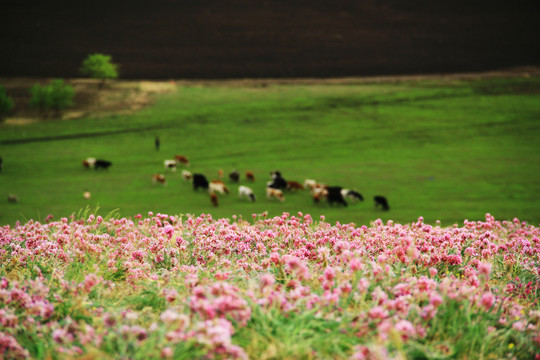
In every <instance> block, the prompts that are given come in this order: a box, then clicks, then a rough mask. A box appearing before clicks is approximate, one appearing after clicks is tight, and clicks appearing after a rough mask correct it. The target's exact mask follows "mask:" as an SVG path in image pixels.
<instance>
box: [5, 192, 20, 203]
mask: <svg viewBox="0 0 540 360" xmlns="http://www.w3.org/2000/svg"><path fill="white" fill-rule="evenodd" d="M7 200H8V202H10V203H12V204H15V203H18V202H19V197H18V196H17V195H15V194H9V195H8V198H7Z"/></svg>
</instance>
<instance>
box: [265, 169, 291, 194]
mask: <svg viewBox="0 0 540 360" xmlns="http://www.w3.org/2000/svg"><path fill="white" fill-rule="evenodd" d="M270 175H271V176H272V182H271V183H270V184H269V185H268V187H270V188H273V189H280V190H282V191H283V190H285V189H287V180H285V179H284V178H283V177H282V176H281V172H279V171H272V172H271V173H270Z"/></svg>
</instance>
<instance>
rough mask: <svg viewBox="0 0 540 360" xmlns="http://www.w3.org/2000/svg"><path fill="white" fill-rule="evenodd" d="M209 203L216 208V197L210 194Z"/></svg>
mask: <svg viewBox="0 0 540 360" xmlns="http://www.w3.org/2000/svg"><path fill="white" fill-rule="evenodd" d="M210 201H211V202H212V205H214V206H215V207H217V206H218V196H217V195H216V194H214V193H210Z"/></svg>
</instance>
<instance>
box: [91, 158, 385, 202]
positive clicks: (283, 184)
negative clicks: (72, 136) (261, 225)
mask: <svg viewBox="0 0 540 360" xmlns="http://www.w3.org/2000/svg"><path fill="white" fill-rule="evenodd" d="M82 164H83V166H84V167H85V168H87V169H90V168H94V169H96V170H97V169H105V170H106V169H108V168H109V167H110V166H111V165H112V163H111V162H110V161H106V160H100V159H96V158H87V159H85V160H83V162H82ZM163 166H164V168H165V171H167V172H170V173H175V172H176V170H177V168H178V167H180V166H184V167H185V168H184V169H182V172H181V177H182V178H183V179H184V180H186V181H190V182H191V183H192V186H193V190H194V191H203V192H206V193H208V196H209V198H210V203H211V204H212V205H214V206H219V196H226V195H228V194H229V193H230V189H229V187H228V186H227V184H230V185H233V184H234V185H238V197H239V199H240V200H244V201H250V202H255V201H256V200H257V196H256V195H255V193H254V191H253V189H252V188H251V187H249V186H247V185H245V184H244V185H240V182H241V180H245V181H246V182H248V183H254V182H255V174H254V173H253V172H252V171H246V172H245V173H244V176H243V177H242V176H241V174H240V172H239V171H238V170H236V169H233V170H232V171H230V172H229V174H228V180H227V183H225V181H224V171H223V169H219V170H218V171H217V179H212V180H208V177H207V176H206V175H204V174H201V173H196V172H193V173H192V172H191V171H189V170H187V168H188V167H190V166H191V164H190V162H189V160H188V158H187V157H186V156H184V155H176V156H175V157H174V159H167V160H164V161H163ZM151 180H152V183H153V184H154V185H157V184H161V185H167V180H166V176H165V174H163V173H155V174H152V177H151ZM230 185H229V186H230ZM300 191H308V192H309V193H310V195H311V197H312V199H313V202H314V203H316V204H318V203H320V202H321V201H323V200H325V201H327V202H328V204H330V205H334V204H337V205H341V206H348V203H347V200H348V201H350V202H358V201H363V200H364V197H363V196H362V194H360V193H359V192H358V191H356V190H353V189H347V188H343V187H341V186H328V185H326V184H322V183H319V182H317V181H316V180H314V179H305V180H304V182H303V183H301V182H298V181H287V180H285V178H284V177H283V176H282V174H281V172H280V171H272V172H270V178H269V180H268V181H267V182H266V187H265V195H266V199H267V200H269V201H274V200H276V201H280V202H284V201H285V194H287V193H293V192H300ZM85 198H86V196H85ZM373 200H374V202H375V208H378V209H381V210H383V211H388V210H390V206H389V205H388V200H387V199H386V197H384V196H380V195H377V196H375V197H374V198H373Z"/></svg>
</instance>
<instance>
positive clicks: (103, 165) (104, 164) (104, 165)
mask: <svg viewBox="0 0 540 360" xmlns="http://www.w3.org/2000/svg"><path fill="white" fill-rule="evenodd" d="M111 165H112V162H110V161H107V160H100V159H97V160H96V163H95V164H94V168H95V169H96V170H97V169H104V170H108V169H109V167H110V166H111Z"/></svg>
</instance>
